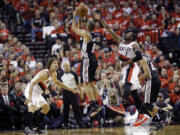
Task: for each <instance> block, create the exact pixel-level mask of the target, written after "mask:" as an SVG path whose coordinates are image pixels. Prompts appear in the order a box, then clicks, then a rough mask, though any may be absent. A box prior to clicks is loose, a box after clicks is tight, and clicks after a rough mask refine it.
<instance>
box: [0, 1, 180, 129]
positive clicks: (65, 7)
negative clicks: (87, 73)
mask: <svg viewBox="0 0 180 135" xmlns="http://www.w3.org/2000/svg"><path fill="white" fill-rule="evenodd" d="M81 1H83V0H36V1H34V0H1V1H0V3H1V4H0V5H1V6H0V10H1V15H2V13H3V14H4V15H6V16H9V17H10V18H13V19H14V20H16V21H17V23H18V25H21V26H22V27H23V28H24V29H25V31H26V32H29V33H31V41H30V42H32V43H34V44H35V43H36V42H37V40H39V39H41V40H45V39H43V38H41V37H42V35H43V28H44V27H47V26H52V27H53V30H52V31H50V33H45V36H47V37H49V40H50V41H49V44H48V46H49V47H48V48H49V50H48V51H49V52H48V53H49V55H56V56H57V57H58V59H59V61H60V63H61V64H60V66H59V71H58V72H59V73H60V72H61V70H63V69H62V63H63V62H64V61H69V62H70V63H71V69H72V70H73V71H75V72H76V73H77V74H78V75H80V67H81V59H82V57H81V54H80V44H81V42H82V41H81V38H80V37H78V36H77V35H75V34H74V33H73V32H72V30H71V23H72V12H73V11H74V9H75V7H77V5H78V3H79V2H81ZM83 2H84V3H85V4H86V5H88V7H89V11H88V15H87V16H86V17H84V18H82V23H81V28H85V24H86V21H87V19H88V18H90V17H91V12H92V11H96V12H98V13H100V14H101V16H102V18H103V19H104V20H105V21H106V22H107V23H108V24H109V25H110V26H111V27H112V28H113V29H114V30H115V31H116V32H117V33H118V34H119V35H121V36H123V32H124V31H125V30H127V29H130V30H133V31H134V33H136V34H137V41H138V43H139V45H140V48H141V51H142V53H144V54H146V55H148V56H150V57H151V58H152V60H153V64H154V65H155V66H156V68H157V69H158V71H159V78H160V80H161V83H162V84H161V89H160V93H159V94H158V100H157V104H159V106H161V104H162V103H163V102H166V103H168V104H170V105H171V106H172V107H173V109H172V110H170V111H171V112H172V114H173V115H172V116H173V117H172V123H176V122H177V123H178V122H180V68H179V67H180V53H177V52H178V51H179V50H180V42H179V44H178V45H179V48H178V49H177V48H175V49H174V48H173V47H172V48H171V45H170V47H167V46H163V45H162V44H161V41H160V38H168V37H174V36H175V37H177V39H180V38H179V37H180V36H179V35H180V31H179V30H180V29H179V28H180V1H178V0H111V1H110V0H87V1H83ZM95 26H96V28H95V31H94V32H95V34H96V48H95V56H96V58H97V59H98V69H97V71H96V79H97V80H98V81H97V82H96V86H97V88H98V90H99V97H98V99H99V104H100V105H102V106H103V110H102V111H101V112H100V114H98V116H96V117H95V118H92V121H93V122H94V121H95V122H94V123H93V125H91V124H90V126H95V125H97V123H100V124H104V123H105V122H107V121H106V120H108V122H109V120H112V121H114V122H117V123H118V122H120V124H123V122H122V120H121V119H120V118H119V116H120V115H119V114H118V112H114V111H113V110H112V109H111V108H112V107H119V108H120V109H121V108H122V107H121V106H122V104H121V102H122V101H121V98H122V91H123V89H122V84H121V83H120V80H121V79H122V76H121V62H120V60H119V58H118V55H117V51H118V45H117V44H116V43H115V42H114V41H113V40H112V38H111V37H110V35H109V34H108V33H107V31H106V30H105V29H104V28H102V27H101V24H100V23H99V22H98V21H96V25H95ZM178 41H180V40H178ZM178 45H177V46H178ZM172 46H173V45H172ZM43 68H46V65H45V63H44V62H43V61H39V60H36V58H35V57H34V56H33V55H32V53H31V51H30V49H29V47H28V46H27V45H26V44H25V43H24V42H22V41H20V40H19V39H18V38H17V37H16V35H14V34H12V32H11V31H10V29H8V28H7V24H6V23H4V20H1V21H0V121H1V120H2V121H4V123H0V129H15V128H16V129H22V128H24V126H25V125H26V123H27V121H26V113H27V106H26V105H24V101H25V97H24V94H23V93H24V90H25V88H26V85H27V83H28V82H30V81H31V79H32V78H33V77H34V75H36V74H37V73H38V72H39V71H40V70H41V69H43ZM143 86H144V83H143V82H142V89H140V90H139V94H140V95H141V98H142V102H143V98H144V97H143V92H144V91H143V90H144V88H143ZM44 96H45V97H46V99H47V100H48V102H49V104H50V106H51V110H50V112H49V113H48V115H47V116H46V118H45V120H44V121H45V123H46V124H47V125H48V127H49V128H59V127H61V123H62V118H63V116H62V107H63V102H62V98H63V97H62V96H61V93H58V88H57V87H55V86H54V85H53V84H52V85H51V86H50V88H49V91H47V92H46V93H44ZM6 97H7V98H6ZM3 99H7V101H6V102H3ZM133 102H134V101H133V99H132V98H130V101H129V104H130V105H133ZM88 104H89V101H88V99H87V96H86V94H85V93H84V97H83V99H80V101H79V105H80V107H81V111H82V114H83V116H86V113H87V108H88ZM130 111H131V112H132V111H134V107H133V109H132V108H130ZM72 118H73V114H72ZM118 118H119V119H118ZM34 119H36V118H34ZM86 120H87V119H85V121H86ZM73 122H74V121H73V119H72V123H73ZM108 122H107V123H108ZM112 123H113V122H111V124H112Z"/></svg>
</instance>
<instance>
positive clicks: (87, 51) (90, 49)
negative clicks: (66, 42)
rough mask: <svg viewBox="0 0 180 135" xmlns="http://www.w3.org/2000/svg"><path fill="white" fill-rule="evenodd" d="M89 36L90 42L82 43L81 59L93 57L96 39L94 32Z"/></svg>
mask: <svg viewBox="0 0 180 135" xmlns="http://www.w3.org/2000/svg"><path fill="white" fill-rule="evenodd" d="M89 34H90V35H91V41H90V42H88V43H86V42H85V41H84V40H83V41H82V39H81V42H82V46H81V55H82V57H83V58H89V57H90V56H92V55H94V51H95V45H96V37H95V34H94V32H90V33H89Z"/></svg>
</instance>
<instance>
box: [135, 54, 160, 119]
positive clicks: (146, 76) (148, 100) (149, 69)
mask: <svg viewBox="0 0 180 135" xmlns="http://www.w3.org/2000/svg"><path fill="white" fill-rule="evenodd" d="M140 65H141V71H142V73H143V74H142V75H141V76H140V77H139V80H140V81H146V84H145V96H144V106H145V108H146V109H147V110H148V112H149V113H150V114H151V115H152V116H153V114H152V112H153V113H155V112H157V111H158V109H157V107H155V106H153V105H152V104H153V103H155V102H156V99H157V95H158V93H159V89H160V87H161V81H160V79H159V75H158V71H157V69H156V68H155V67H154V65H153V63H152V61H151V58H150V57H148V56H146V55H143V59H142V60H141V61H140Z"/></svg>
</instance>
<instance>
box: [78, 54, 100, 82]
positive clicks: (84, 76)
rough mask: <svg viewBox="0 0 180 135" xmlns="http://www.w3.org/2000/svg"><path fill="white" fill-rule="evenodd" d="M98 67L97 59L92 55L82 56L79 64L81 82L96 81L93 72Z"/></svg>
mask: <svg viewBox="0 0 180 135" xmlns="http://www.w3.org/2000/svg"><path fill="white" fill-rule="evenodd" d="M97 67H98V61H97V59H96V57H95V56H94V55H91V56H89V57H88V58H83V60H82V64H81V83H84V82H92V81H96V79H95V73H96V69H97Z"/></svg>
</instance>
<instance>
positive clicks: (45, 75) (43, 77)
mask: <svg viewBox="0 0 180 135" xmlns="http://www.w3.org/2000/svg"><path fill="white" fill-rule="evenodd" d="M47 78H48V73H47V71H44V70H42V71H40V72H39V73H38V74H37V75H36V76H35V78H34V79H33V80H32V81H31V82H30V86H29V97H28V99H26V101H25V104H28V103H29V102H31V101H32V91H33V87H34V85H36V84H38V83H39V82H40V81H44V80H46V79H47Z"/></svg>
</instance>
